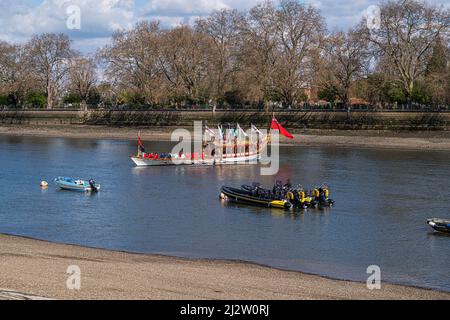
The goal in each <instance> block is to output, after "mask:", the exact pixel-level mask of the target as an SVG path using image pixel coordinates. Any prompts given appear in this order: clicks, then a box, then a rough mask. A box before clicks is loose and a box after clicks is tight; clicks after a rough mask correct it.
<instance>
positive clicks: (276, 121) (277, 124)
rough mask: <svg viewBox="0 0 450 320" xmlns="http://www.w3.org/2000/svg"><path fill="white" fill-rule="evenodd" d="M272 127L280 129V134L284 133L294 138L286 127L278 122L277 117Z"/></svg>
mask: <svg viewBox="0 0 450 320" xmlns="http://www.w3.org/2000/svg"><path fill="white" fill-rule="evenodd" d="M270 128H271V129H273V130H278V131H280V134H282V135H283V136H285V137H286V138H289V139H294V137H293V136H292V134H290V133H289V132H288V131H287V130H286V129H285V128H283V126H282V125H281V124H280V123H279V122H278V120H277V119H276V118H273V119H272V125H271V126H270Z"/></svg>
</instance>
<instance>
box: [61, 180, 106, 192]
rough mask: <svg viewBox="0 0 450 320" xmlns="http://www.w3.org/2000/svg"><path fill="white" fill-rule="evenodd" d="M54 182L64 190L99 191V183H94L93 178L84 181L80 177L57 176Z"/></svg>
mask: <svg viewBox="0 0 450 320" xmlns="http://www.w3.org/2000/svg"><path fill="white" fill-rule="evenodd" d="M55 184H56V185H57V186H58V187H60V188H61V189H64V190H71V191H81V192H86V191H93V192H96V191H99V190H100V185H99V184H97V183H95V181H94V180H92V179H91V180H89V181H85V180H82V179H73V178H68V177H58V178H56V179H55Z"/></svg>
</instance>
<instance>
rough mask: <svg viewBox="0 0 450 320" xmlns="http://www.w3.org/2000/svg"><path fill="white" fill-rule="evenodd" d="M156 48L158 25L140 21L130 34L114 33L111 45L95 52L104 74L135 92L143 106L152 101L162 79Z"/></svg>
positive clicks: (158, 53)
mask: <svg viewBox="0 0 450 320" xmlns="http://www.w3.org/2000/svg"><path fill="white" fill-rule="evenodd" d="M160 45H161V30H160V27H159V23H158V22H141V23H139V24H137V25H136V26H135V28H133V29H132V30H130V31H119V32H116V33H114V34H113V38H112V44H111V45H108V46H106V47H105V48H103V49H102V50H101V51H100V53H99V57H100V58H101V60H102V61H103V62H104V63H105V64H106V72H105V75H106V76H107V77H108V78H109V80H110V81H112V82H114V83H117V84H118V85H120V86H121V87H122V88H125V89H131V90H135V91H137V92H138V93H139V94H140V95H142V96H143V97H144V98H145V102H146V103H152V102H155V99H156V97H155V92H154V91H155V90H156V89H157V85H158V84H159V83H160V81H161V76H162V71H161V66H160V65H159V62H160V60H159V55H160Z"/></svg>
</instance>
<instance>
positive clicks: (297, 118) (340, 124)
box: [0, 110, 450, 132]
mask: <svg viewBox="0 0 450 320" xmlns="http://www.w3.org/2000/svg"><path fill="white" fill-rule="evenodd" d="M274 115H275V116H276V117H277V119H278V120H279V121H280V122H281V123H283V125H285V126H286V127H288V128H291V129H293V130H295V131H299V130H300V131H302V132H303V131H305V130H309V129H327V130H330V129H333V130H392V131H445V130H447V129H449V128H450V113H447V112H370V111H355V112H345V111H338V112H305V111H282V112H275V113H274ZM271 117H272V113H271V112H261V111H231V110H221V111H216V112H213V111H187V110H183V111H177V110H172V111H164V110H152V111H112V110H99V111H75V110H72V111H70V110H67V111H62V110H58V111H55V110H48V111H47V110H42V111H27V110H18V111H0V124H2V125H33V126H55V125H56V126H58V125H63V126H69V125H91V126H97V125H101V126H112V127H138V126H139V127H166V126H167V127H189V126H192V125H193V122H194V121H203V122H204V123H207V124H208V125H209V126H211V127H213V126H215V125H217V124H219V123H221V124H227V123H240V124H244V125H247V124H250V123H253V124H255V125H257V126H261V127H263V128H264V127H266V126H268V124H269V122H270V120H271Z"/></svg>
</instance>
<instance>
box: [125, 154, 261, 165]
mask: <svg viewBox="0 0 450 320" xmlns="http://www.w3.org/2000/svg"><path fill="white" fill-rule="evenodd" d="M260 159H261V155H260V154H254V155H248V156H240V157H233V156H230V157H227V158H223V159H221V158H214V159H204V160H202V159H199V160H189V159H157V160H154V159H145V158H141V157H131V160H133V162H134V163H135V164H136V166H138V167H146V166H187V165H197V166H214V165H223V164H252V163H254V164H256V163H258V161H259V160H260Z"/></svg>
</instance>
